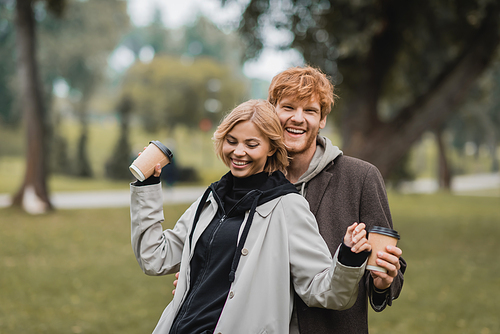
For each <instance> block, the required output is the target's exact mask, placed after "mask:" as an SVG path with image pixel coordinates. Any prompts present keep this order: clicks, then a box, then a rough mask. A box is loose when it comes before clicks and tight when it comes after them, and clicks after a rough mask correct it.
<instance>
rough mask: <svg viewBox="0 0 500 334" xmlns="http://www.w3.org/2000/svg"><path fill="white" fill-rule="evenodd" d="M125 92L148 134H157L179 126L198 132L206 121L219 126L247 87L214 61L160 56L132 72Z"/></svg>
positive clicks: (227, 69) (125, 85)
mask: <svg viewBox="0 0 500 334" xmlns="http://www.w3.org/2000/svg"><path fill="white" fill-rule="evenodd" d="M123 91H124V94H127V95H129V96H130V97H131V99H132V101H133V103H134V110H136V112H137V115H139V116H140V118H141V120H142V122H143V125H144V127H145V128H146V130H147V131H153V132H154V131H157V130H158V129H160V128H162V127H164V128H167V129H172V128H173V127H175V126H176V125H179V124H183V125H185V126H188V127H191V128H195V127H198V126H199V125H200V122H201V121H202V120H203V119H209V120H210V121H211V122H212V123H218V122H219V120H220V118H221V116H222V114H221V112H222V111H228V110H230V109H232V108H233V107H234V106H235V105H236V104H237V103H239V102H240V101H242V100H243V99H244V97H245V94H246V86H245V83H244V82H243V81H241V79H240V78H238V77H235V76H234V74H233V72H232V71H231V69H230V68H228V67H227V66H225V65H222V64H220V63H218V62H217V61H215V60H213V59H210V58H206V57H202V58H194V59H190V60H189V61H186V60H183V59H181V58H177V57H170V56H157V57H155V58H154V59H153V60H152V62H151V63H148V64H144V63H140V62H139V63H136V64H135V65H134V66H132V67H131V68H130V70H129V71H128V73H127V74H126V76H125V79H124V85H123Z"/></svg>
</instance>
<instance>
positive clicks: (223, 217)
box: [131, 100, 371, 334]
mask: <svg viewBox="0 0 500 334" xmlns="http://www.w3.org/2000/svg"><path fill="white" fill-rule="evenodd" d="M213 139H214V143H215V150H216V153H217V155H218V156H219V157H220V158H221V159H222V161H223V162H224V163H225V164H226V165H227V166H228V167H229V169H230V171H229V172H228V173H227V174H226V175H224V176H223V177H222V178H221V179H220V180H219V181H217V182H215V183H213V184H211V185H210V186H209V187H208V189H207V190H206V191H205V193H204V194H203V196H201V197H200V198H199V199H198V200H197V201H196V202H195V203H193V204H192V205H191V207H190V208H189V209H188V210H187V211H186V212H185V213H184V214H183V215H182V217H181V218H180V219H179V220H178V221H177V223H176V225H175V227H174V228H173V229H172V230H165V231H163V229H162V226H161V223H162V221H163V210H162V207H163V200H162V191H161V186H160V184H159V177H158V176H159V175H160V166H157V169H156V172H155V175H154V176H153V177H151V178H150V179H147V180H145V181H144V182H143V183H141V182H135V183H134V184H132V185H131V221H132V247H133V249H134V253H135V256H136V258H137V261H138V262H139V265H140V266H141V268H142V270H143V271H144V272H145V273H146V274H148V275H166V274H170V273H175V272H177V271H179V270H180V274H179V279H178V284H177V289H176V293H175V296H174V298H173V300H172V302H171V303H170V304H169V305H168V306H167V307H166V309H165V310H164V312H163V314H162V316H161V318H160V320H159V322H158V324H157V326H156V328H155V330H154V333H162V334H168V333H176V334H180V333H189V334H193V333H196V334H206V333H223V334H226V333H227V334H234V333H238V334H242V333H255V334H260V333H267V334H269V333H277V334H282V333H288V330H289V322H290V318H291V314H292V309H293V291H294V290H295V291H296V292H297V294H298V295H299V296H300V297H301V298H302V299H303V300H304V302H305V303H306V304H307V305H309V306H314V307H323V308H331V309H345V308H349V307H350V306H352V304H353V303H354V302H355V300H356V296H357V289H358V282H359V280H360V278H361V277H362V276H363V273H364V270H365V263H364V262H365V260H366V257H367V251H370V249H371V247H370V245H369V244H368V243H367V240H366V231H365V230H364V224H359V225H358V224H356V223H354V224H353V225H351V226H350V227H349V228H348V229H347V232H346V235H345V237H344V243H343V244H342V245H340V246H339V248H338V250H337V252H336V254H335V256H334V259H332V258H331V256H330V252H329V251H328V248H327V246H326V244H325V242H324V240H323V239H322V237H321V236H320V235H319V233H318V227H317V224H316V221H315V219H314V216H313V215H312V213H311V212H310V211H309V206H308V204H307V201H306V200H305V199H304V198H303V197H302V196H300V194H299V193H298V192H297V190H296V189H295V187H294V186H293V185H292V184H291V183H289V182H288V181H287V180H286V178H285V176H284V174H283V172H284V171H285V167H286V166H287V165H288V157H287V153H286V149H285V146H284V144H283V139H282V129H281V125H280V122H279V119H278V117H277V115H276V113H275V110H274V108H273V107H272V105H271V104H269V102H267V101H263V100H250V101H247V102H245V103H243V104H241V105H239V106H238V107H236V108H235V109H234V110H233V111H232V112H231V113H230V114H229V115H228V116H227V117H226V118H225V119H224V120H223V121H222V123H221V124H220V125H219V127H218V128H217V130H216V132H215V134H214V138H213Z"/></svg>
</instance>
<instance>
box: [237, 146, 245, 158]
mask: <svg viewBox="0 0 500 334" xmlns="http://www.w3.org/2000/svg"><path fill="white" fill-rule="evenodd" d="M234 154H235V155H237V156H242V155H245V147H244V146H243V144H238V145H236V147H235V148H234Z"/></svg>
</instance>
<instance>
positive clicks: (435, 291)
mask: <svg viewBox="0 0 500 334" xmlns="http://www.w3.org/2000/svg"><path fill="white" fill-rule="evenodd" d="M389 200H390V204H391V209H392V214H393V218H394V223H395V227H396V229H397V230H398V231H399V233H400V234H401V236H402V238H401V241H400V244H399V246H400V247H401V248H402V249H403V256H404V258H405V259H406V260H407V262H408V271H407V273H406V275H405V283H404V286H403V291H402V293H401V296H400V297H399V298H398V299H397V300H395V301H394V303H393V306H392V307H389V308H387V309H386V310H384V311H383V312H382V313H374V312H370V315H369V317H370V319H369V324H370V333H374V334H380V333H387V334H392V333H398V334H399V333H405V334H420V333H427V334H441V333H456V334H469V333H498V332H500V320H499V319H498V315H497V313H498V300H500V291H499V290H498V284H499V283H500V281H499V277H500V262H499V261H497V256H496V249H497V244H498V242H497V241H498V240H497V239H498V235H499V234H500V217H499V215H498V198H478V197H456V196H451V195H446V194H437V195H430V196H395V195H393V194H390V196H389ZM186 208H187V205H178V206H165V207H164V209H165V217H166V222H165V223H164V228H168V227H171V226H172V225H173V224H174V222H175V221H176V220H177V218H178V217H180V215H181V214H182V213H183V212H184V210H185V209H186ZM0 216H1V217H2V219H1V220H0V229H1V230H2V233H1V234H0V253H1V254H2V257H1V258H0V267H1V268H3V269H4V270H3V271H2V275H0V295H1V296H2V303H0V332H1V333H3V334H14V333H16V334H17V333H42V332H47V333H54V334H58V333H79V332H81V333H114V332H120V333H124V334H127V333H131V334H132V333H134V334H135V333H145V332H151V331H152V329H153V328H154V326H155V324H156V322H157V321H158V318H159V316H160V314H161V312H162V311H163V308H164V307H165V306H166V305H167V303H168V302H169V301H170V300H171V293H170V292H171V290H172V289H173V285H172V281H173V279H174V278H173V276H172V275H170V276H167V277H150V276H146V275H145V274H143V273H142V272H141V270H140V269H139V266H138V264H137V262H136V260H135V258H134V255H133V252H132V249H131V246H130V227H129V220H130V217H129V211H128V209H127V208H123V209H99V210H98V209H96V210H60V211H58V212H53V213H50V214H47V215H40V216H30V215H27V214H25V213H22V212H19V211H15V210H12V209H8V210H7V209H2V210H0ZM40 226H43V228H42V229H41V228H40Z"/></svg>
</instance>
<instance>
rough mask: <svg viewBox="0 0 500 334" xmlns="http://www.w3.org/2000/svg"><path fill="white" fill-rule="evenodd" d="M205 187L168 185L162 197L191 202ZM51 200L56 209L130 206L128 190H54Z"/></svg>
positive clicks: (3, 201) (4, 199)
mask: <svg viewBox="0 0 500 334" xmlns="http://www.w3.org/2000/svg"><path fill="white" fill-rule="evenodd" d="M205 189H206V187H170V188H166V189H163V199H164V201H165V203H169V204H183V203H192V202H194V201H195V200H196V199H197V198H198V197H199V196H201V195H202V194H203V192H204V191H205ZM10 197H11V195H10V194H0V208H1V207H6V206H9V205H10ZM51 202H52V205H54V207H55V208H57V209H89V208H119V207H127V206H130V191H129V190H102V191H78V192H56V193H53V194H52V195H51Z"/></svg>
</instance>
